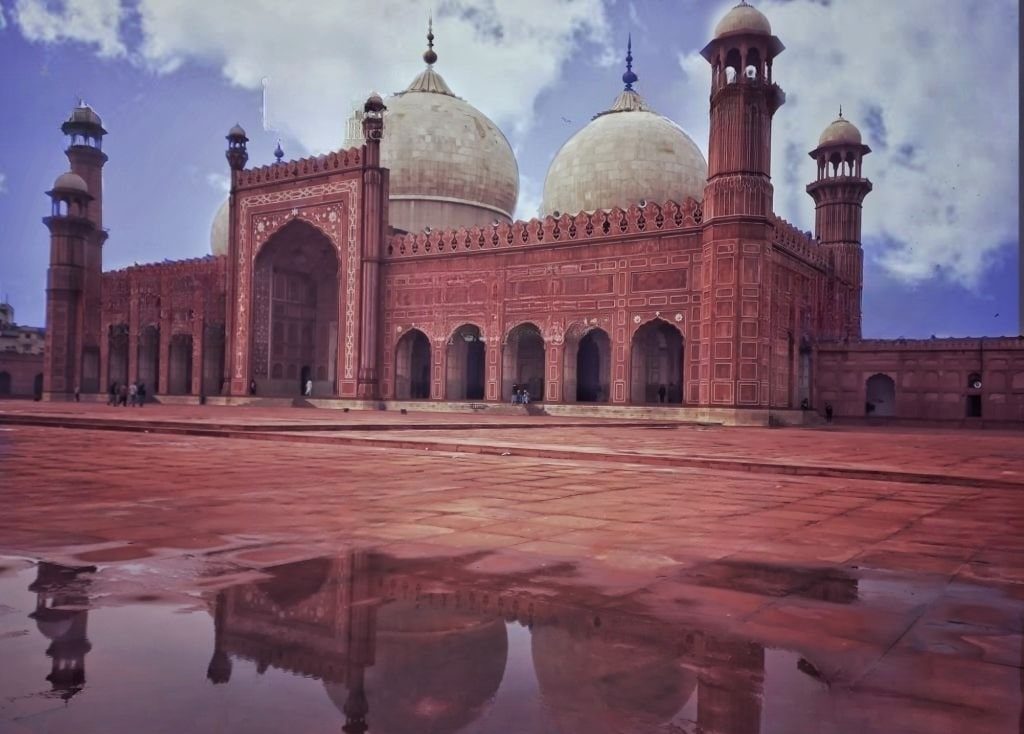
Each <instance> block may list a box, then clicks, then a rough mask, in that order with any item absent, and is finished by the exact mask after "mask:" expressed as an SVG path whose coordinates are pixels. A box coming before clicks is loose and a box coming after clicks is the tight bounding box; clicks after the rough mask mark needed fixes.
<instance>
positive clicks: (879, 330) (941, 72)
mask: <svg viewBox="0 0 1024 734" xmlns="http://www.w3.org/2000/svg"><path fill="white" fill-rule="evenodd" d="M732 4H734V3H733V2H730V1H729V0H726V1H725V2H721V1H719V0H678V1H675V2H672V1H670V0H646V1H644V0H635V1H634V2H627V1H626V0H616V1H614V2H611V1H609V2H602V0H558V2H556V3H552V2H550V0H516V2H515V3H509V2H506V1H505V0H479V1H471V0H435V2H433V3H427V2H412V1H411V0H410V1H408V2H403V0H378V1H377V2H355V1H354V0H332V1H331V2H309V3H306V4H305V6H304V11H303V12H296V11H295V8H296V7H299V6H297V5H294V4H282V3H273V2H271V1H270V0H219V1H218V2H216V3H211V2H199V0H131V1H130V2H124V1H121V0H66V1H63V2H62V1H55V0H46V1H44V0H0V8H2V10H3V19H4V22H3V24H2V27H0V69H2V71H0V74H2V87H0V98H2V99H3V100H4V101H5V104H4V109H5V110H7V111H8V112H9V114H8V119H7V120H6V121H5V123H4V125H3V130H4V133H5V134H4V142H5V145H3V146H0V218H2V219H0V221H3V222H4V224H5V226H4V227H3V229H2V231H0V295H3V294H7V295H8V296H9V299H10V301H11V302H12V303H13V305H14V306H15V309H16V316H17V320H18V322H19V323H23V324H29V325H41V324H42V323H43V321H44V313H45V308H44V307H45V293H44V288H45V278H46V266H47V259H48V237H47V233H46V229H45V227H44V226H43V225H42V223H41V222H40V218H41V217H43V216H44V215H45V214H46V212H47V210H48V205H47V201H46V198H45V196H44V195H43V191H45V190H46V189H48V188H49V186H50V184H51V183H52V181H53V179H54V178H55V177H56V176H57V175H58V174H59V173H61V172H62V171H64V170H66V168H67V163H66V159H65V157H64V155H63V147H64V139H63V136H62V135H61V133H60V129H59V128H60V123H61V122H62V120H63V119H64V118H65V117H66V116H67V114H68V112H69V110H70V109H71V107H72V105H73V104H74V103H75V101H76V99H77V97H78V96H81V97H83V98H84V99H85V100H86V101H87V102H88V103H89V104H90V105H92V106H93V107H94V108H95V109H96V110H97V111H98V112H99V113H100V114H101V115H102V117H103V120H104V123H105V126H106V127H107V129H108V130H109V131H110V135H108V137H107V139H106V141H105V143H104V149H105V150H106V152H107V153H108V155H109V156H110V162H109V163H108V164H107V166H106V169H105V176H104V186H105V191H104V195H105V212H104V220H105V224H106V226H107V227H108V228H109V229H110V232H111V236H110V240H109V241H108V243H107V245H106V247H105V250H104V264H105V267H106V268H107V269H111V268H118V267H123V266H125V265H130V264H132V263H134V262H140V263H141V262H149V261H160V260H163V259H164V258H170V259H179V258H188V257H200V256H203V255H205V254H207V253H208V252H209V229H210V222H211V219H212V217H213V214H214V212H215V211H216V209H217V207H218V206H219V204H220V202H221V201H222V200H223V198H224V196H225V193H224V192H225V189H224V186H225V184H226V178H227V177H226V173H227V165H226V162H225V160H224V155H223V150H224V134H225V132H226V131H227V129H228V128H229V127H230V126H231V125H232V124H234V123H235V122H236V121H237V122H240V123H241V124H242V125H243V126H244V127H245V128H246V130H247V131H248V132H249V136H250V138H252V142H251V143H250V161H251V162H252V163H264V162H269V161H270V160H272V151H273V148H274V145H275V143H276V141H277V139H278V138H281V140H282V145H283V147H284V149H285V152H286V153H287V154H288V156H289V157H292V156H299V155H306V154H309V153H312V152H316V153H319V152H323V151H324V150H327V149H330V148H336V147H340V145H341V141H342V140H343V139H344V136H345V117H346V116H347V114H348V113H349V111H350V110H351V109H352V107H353V105H354V104H355V103H357V102H358V101H359V100H362V99H365V97H366V96H367V94H368V93H369V92H370V91H371V90H378V91H381V92H382V93H389V92H393V91H396V90H398V89H401V88H403V87H404V86H405V85H406V84H407V83H408V81H409V80H411V79H412V77H413V76H414V75H415V74H416V73H417V72H418V71H419V69H420V68H421V67H422V61H421V59H420V54H421V53H422V51H423V46H424V40H423V34H424V28H423V26H424V24H425V19H426V16H427V14H428V12H429V11H430V10H431V9H432V10H433V12H434V19H435V33H436V35H437V41H436V49H437V52H438V54H439V57H440V59H439V61H438V64H437V67H436V68H437V69H438V70H439V71H440V72H441V73H442V74H443V75H444V76H445V78H446V80H447V81H448V83H449V85H450V86H451V87H452V88H453V89H454V91H455V92H456V94H459V95H460V96H462V97H464V98H465V99H467V100H468V101H470V102H471V103H473V104H475V105H476V106H477V107H479V108H480V109H481V110H483V111H484V112H485V113H487V114H488V115H489V116H491V117H492V118H493V119H494V120H495V121H496V122H497V123H498V124H499V125H500V126H501V127H502V129H503V130H504V131H505V132H506V134H507V136H508V137H509V139H510V141H511V142H512V145H513V147H514V149H515V151H516V155H517V157H518V161H519V167H520V173H521V175H522V182H521V184H522V185H521V192H520V206H519V212H518V213H519V215H520V216H526V217H528V216H531V215H533V214H534V213H535V212H536V207H537V205H538V204H539V200H540V193H541V190H542V187H543V180H544V175H545V172H546V170H547V166H548V164H549V162H550V160H551V158H552V157H553V155H554V153H555V152H556V151H557V150H558V147H559V146H560V145H561V144H562V143H563V142H564V141H565V140H566V139H567V138H568V137H569V136H570V135H571V134H573V133H574V132H576V131H577V130H578V129H580V127H582V126H583V125H584V124H586V122H587V121H588V120H589V119H590V117H591V116H592V115H593V114H595V113H596V112H599V111H601V110H603V109H605V108H607V107H608V106H609V105H610V103H611V102H612V100H613V99H614V97H615V95H616V94H617V92H618V90H619V89H620V88H621V82H620V80H619V76H620V75H621V73H622V68H621V67H622V61H621V57H622V51H623V49H622V47H623V46H624V43H625V37H626V34H627V33H629V32H632V34H633V40H634V57H635V62H634V68H635V70H636V71H637V73H638V74H639V76H640V82H639V84H638V85H637V88H638V89H639V90H640V91H641V93H642V94H644V95H645V97H646V98H647V100H648V102H649V103H650V104H651V105H652V106H653V107H654V108H655V109H656V110H658V111H659V112H661V113H663V114H666V115H668V116H669V117H671V118H673V119H674V120H676V121H677V122H679V123H680V124H681V125H682V126H683V127H684V129H686V130H687V131H688V132H689V133H690V134H691V135H692V137H693V138H694V140H695V142H696V143H697V144H698V146H700V148H701V149H702V150H704V151H706V148H707V85H708V71H707V66H706V63H705V62H704V61H703V60H702V59H700V57H699V56H698V55H697V52H698V51H699V49H700V48H701V47H702V46H703V45H704V44H705V43H706V41H707V39H708V37H709V34H710V31H711V29H712V28H713V26H714V24H715V22H716V21H717V19H718V18H719V17H720V16H721V15H722V14H723V13H724V12H725V11H726V10H727V9H728V8H729V7H731V5H732ZM757 5H758V7H759V8H760V9H761V10H763V11H764V12H765V13H766V15H767V16H768V17H769V19H770V20H771V22H772V24H773V28H774V31H775V33H776V34H777V35H778V36H779V37H780V38H781V39H782V41H783V43H785V44H786V46H787V50H786V52H785V53H783V55H782V56H780V57H779V59H778V60H777V62H776V64H775V78H776V80H777V81H778V82H779V83H780V84H781V85H782V87H783V88H784V89H785V90H786V92H787V96H788V100H787V104H786V105H785V106H784V107H782V108H781V110H780V111H779V113H778V114H777V116H776V120H775V133H774V138H773V142H774V151H773V177H774V183H775V190H776V195H775V201H776V210H777V211H778V212H779V213H780V214H781V215H782V216H784V217H786V218H787V219H789V220H790V221H792V222H793V223H794V224H796V225H798V226H799V227H801V228H802V229H811V228H812V227H813V204H812V202H811V199H810V198H809V197H808V196H807V195H806V194H805V193H804V192H803V187H804V186H805V185H806V183H807V182H808V181H810V180H811V177H812V175H813V173H814V164H813V162H812V161H811V159H810V158H808V157H807V151H808V150H810V149H811V148H813V147H814V144H815V142H816V139H817V135H818V133H819V132H820V131H821V130H822V129H823V128H824V127H825V126H826V125H827V124H828V123H829V122H830V121H831V120H832V119H833V118H834V117H835V114H836V111H837V109H838V105H839V104H840V103H841V104H842V105H843V108H844V113H845V114H846V116H847V117H848V118H849V119H851V120H852V121H853V122H854V123H856V124H858V125H859V126H860V128H861V130H862V132H863V133H864V135H865V138H866V140H865V142H867V143H868V144H869V145H870V146H871V147H872V149H873V150H874V152H873V153H872V155H870V156H868V158H867V159H866V161H865V172H866V175H867V176H868V177H870V178H871V179H872V181H873V182H874V184H875V189H874V191H873V192H872V193H871V194H870V195H869V196H868V198H867V200H866V202H865V220H864V232H865V237H864V248H865V255H866V260H867V265H866V273H865V293H864V332H865V336H877V337H898V336H907V337H913V336H924V337H927V336H930V335H932V334H935V335H939V336H945V335H954V336H959V335H974V336H978V335H1000V334H1017V333H1018V331H1019V324H1018V300H1017V299H1018V289H1019V280H1018V277H1019V276H1018V274H1019V272H1020V271H1019V246H1018V231H1017V222H1018V211H1019V204H1018V187H1017V171H1018V162H1019V150H1018V133H1017V129H1018V122H1019V121H1018V113H1017V79H1018V73H1019V70H1018V66H1017V59H1018V40H1017V26H1018V23H1017V14H1018V12H1019V11H1018V9H1017V4H1016V3H1015V2H1012V0H977V1H976V2H971V1H970V0H945V1H942V0H904V1H903V2H900V3H892V2H887V1H885V0H842V2H827V0H766V1H765V2H762V3H759V4H757ZM922 17H933V18H935V17H938V18H943V22H942V23H941V24H935V27H933V28H929V27H927V26H926V25H925V24H923V23H922V22H921V18H922ZM965 27H970V28H972V33H971V42H970V43H965V42H964V39H963V34H962V32H961V30H960V29H962V28H965ZM994 70H998V73H993V71H994ZM264 79H266V80H267V86H268V89H269V93H268V96H267V102H268V105H267V106H268V111H269V118H270V119H269V121H268V122H269V126H270V127H272V128H274V129H272V130H264V129H263V117H262V109H263V94H262V89H263V80H264ZM12 110H14V111H17V113H16V114H10V111H12ZM981 128H983V130H984V132H979V129H981Z"/></svg>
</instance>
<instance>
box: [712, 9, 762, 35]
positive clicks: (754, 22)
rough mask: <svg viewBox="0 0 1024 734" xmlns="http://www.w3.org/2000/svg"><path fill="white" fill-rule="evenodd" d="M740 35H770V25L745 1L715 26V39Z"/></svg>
mask: <svg viewBox="0 0 1024 734" xmlns="http://www.w3.org/2000/svg"><path fill="white" fill-rule="evenodd" d="M740 33H755V34H760V35H765V36H770V35H771V34H772V25H771V23H769V22H768V18H766V17H765V15H764V13H762V12H761V11H760V10H758V9H757V8H755V7H753V6H752V5H747V3H746V0H744V2H742V3H740V4H739V5H737V6H736V7H735V8H733V9H732V10H730V11H729V12H728V13H726V14H725V16H724V17H723V18H722V19H721V20H720V21H718V25H717V26H715V38H722V37H724V36H733V35H737V34H740Z"/></svg>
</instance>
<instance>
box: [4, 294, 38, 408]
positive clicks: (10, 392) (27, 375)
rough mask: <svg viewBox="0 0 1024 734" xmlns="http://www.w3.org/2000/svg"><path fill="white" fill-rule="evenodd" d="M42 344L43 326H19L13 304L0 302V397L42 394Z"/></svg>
mask: <svg viewBox="0 0 1024 734" xmlns="http://www.w3.org/2000/svg"><path fill="white" fill-rule="evenodd" d="M45 345H46V333H45V330H44V329H41V328H39V327H37V326H19V325H18V324H17V323H16V322H15V321H14V307H13V306H12V305H11V304H9V303H0V398H3V397H31V396H39V395H41V394H42V391H43V349H44V347H45Z"/></svg>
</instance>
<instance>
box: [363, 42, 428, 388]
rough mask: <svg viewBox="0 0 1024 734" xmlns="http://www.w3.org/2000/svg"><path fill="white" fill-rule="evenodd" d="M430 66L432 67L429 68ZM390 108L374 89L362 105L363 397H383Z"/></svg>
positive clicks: (426, 57) (426, 58)
mask: <svg viewBox="0 0 1024 734" xmlns="http://www.w3.org/2000/svg"><path fill="white" fill-rule="evenodd" d="M427 39H428V42H429V44H430V46H429V48H428V49H427V53H425V54H424V55H423V58H424V59H425V60H426V61H427V64H432V63H433V62H434V61H436V60H437V55H436V54H435V53H434V33H433V29H431V30H430V31H429V32H428V34H427ZM428 68H429V67H428ZM386 111H387V107H386V106H385V105H384V100H382V99H381V97H380V95H379V94H377V93H376V92H374V93H373V94H371V95H370V96H369V97H368V98H367V100H366V103H365V104H364V105H363V136H364V138H365V143H364V144H363V253H362V262H361V267H362V270H363V272H362V279H361V284H362V285H361V293H360V297H361V299H362V300H361V308H362V314H363V323H362V325H361V327H360V328H361V332H360V343H359V371H358V375H357V377H358V382H357V385H356V395H357V396H358V397H360V398H362V399H364V400H375V399H377V398H379V397H380V372H379V370H378V364H377V355H378V354H379V350H378V340H379V332H380V326H379V325H380V280H381V274H380V260H381V248H382V247H383V246H384V239H385V236H386V234H387V231H386V230H387V221H388V169H386V168H381V165H380V143H381V140H382V139H383V137H384V113H385V112H386Z"/></svg>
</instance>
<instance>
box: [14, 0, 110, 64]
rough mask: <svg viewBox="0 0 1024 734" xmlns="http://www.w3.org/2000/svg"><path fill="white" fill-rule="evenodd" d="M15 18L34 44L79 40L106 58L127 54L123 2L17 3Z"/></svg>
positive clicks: (26, 0) (67, 0) (21, 0)
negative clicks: (123, 34)
mask: <svg viewBox="0 0 1024 734" xmlns="http://www.w3.org/2000/svg"><path fill="white" fill-rule="evenodd" d="M12 17H13V19H14V22H15V23H16V24H17V25H18V27H19V28H21V33H22V35H24V36H25V38H27V39H28V40H30V41H42V42H44V43H52V42H55V41H77V42H79V43H84V44H87V45H91V46H95V47H96V52H97V54H98V55H100V56H102V57H115V56H122V55H124V53H125V46H124V44H123V43H122V41H121V38H120V26H121V19H122V17H123V12H122V9H121V4H120V2H119V0H58V1H57V2H46V0H17V2H15V4H14V9H13V11H12ZM0 27H2V25H0Z"/></svg>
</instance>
